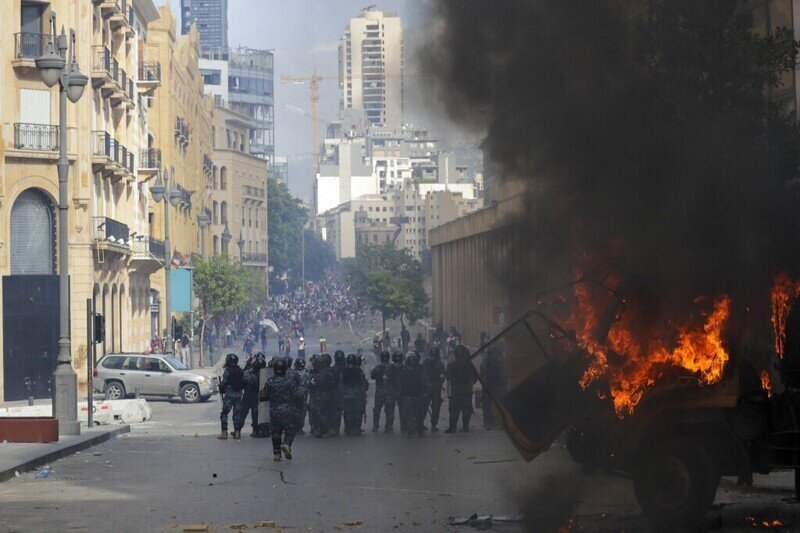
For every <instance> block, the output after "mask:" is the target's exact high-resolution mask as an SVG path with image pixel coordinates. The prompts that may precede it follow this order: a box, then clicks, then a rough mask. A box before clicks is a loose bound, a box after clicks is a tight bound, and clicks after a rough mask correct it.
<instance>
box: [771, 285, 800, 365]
mask: <svg viewBox="0 0 800 533" xmlns="http://www.w3.org/2000/svg"><path fill="white" fill-rule="evenodd" d="M798 295H800V283H798V282H796V281H792V279H791V278H790V277H789V276H788V275H787V274H779V275H777V276H775V283H774V284H773V286H772V295H771V296H772V297H771V303H772V331H773V335H774V337H775V353H776V354H778V357H780V358H781V359H782V358H783V356H784V351H785V349H786V319H787V318H788V317H789V312H790V311H791V310H792V305H793V304H794V301H795V300H796V299H797V297H798Z"/></svg>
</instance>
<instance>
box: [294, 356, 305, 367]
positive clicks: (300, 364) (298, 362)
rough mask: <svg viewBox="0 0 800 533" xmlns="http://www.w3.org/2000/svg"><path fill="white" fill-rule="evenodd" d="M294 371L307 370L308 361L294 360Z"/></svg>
mask: <svg viewBox="0 0 800 533" xmlns="http://www.w3.org/2000/svg"><path fill="white" fill-rule="evenodd" d="M294 369H295V370H305V369H306V360H305V359H301V358H298V359H295V360H294Z"/></svg>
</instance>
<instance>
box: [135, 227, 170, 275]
mask: <svg viewBox="0 0 800 533" xmlns="http://www.w3.org/2000/svg"><path fill="white" fill-rule="evenodd" d="M166 257H167V254H166V248H165V247H164V241H160V240H158V239H156V238H155V237H151V236H149V235H139V236H135V237H133V239H131V266H132V267H133V268H135V269H136V270H139V271H141V272H143V273H146V274H152V273H153V272H156V271H157V270H158V269H160V268H163V267H164V263H165V262H166Z"/></svg>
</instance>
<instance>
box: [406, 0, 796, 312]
mask: <svg viewBox="0 0 800 533" xmlns="http://www.w3.org/2000/svg"><path fill="white" fill-rule="evenodd" d="M744 5H745V3H744V1H737V0H650V1H647V0H638V1H637V0H630V1H621V0H596V1H595V0H493V1H491V2H490V1H486V0H433V1H432V2H431V3H430V4H429V9H430V14H431V16H432V17H434V19H435V20H436V21H437V24H438V26H437V27H438V28H439V29H440V31H439V33H437V34H436V35H435V37H433V38H432V39H431V41H430V42H429V43H427V45H426V46H425V48H424V50H423V53H421V54H420V60H421V62H422V63H423V65H424V72H425V75H426V77H428V78H429V79H432V80H434V81H433V83H432V86H431V89H432V90H433V91H436V93H437V94H438V97H439V101H440V102H441V106H442V108H443V109H444V110H445V112H446V113H447V114H448V115H449V116H450V118H451V119H453V120H455V121H457V122H459V123H460V124H462V125H464V126H465V127H470V128H476V129H481V130H483V131H485V140H484V144H483V146H484V150H485V153H486V156H487V158H488V159H489V160H490V161H491V162H492V164H493V165H495V166H496V168H497V169H498V174H499V179H500V181H501V182H503V183H505V184H507V185H511V184H514V183H515V182H521V183H522V184H523V187H524V188H525V190H526V191H527V194H528V195H529V198H528V200H527V201H528V205H529V208H528V209H526V210H525V212H524V213H523V214H521V215H518V216H517V217H516V218H515V219H514V220H513V221H511V222H512V224H511V228H513V229H512V230H511V231H510V233H509V232H508V230H506V233H508V234H505V235H498V238H497V239H494V240H493V242H496V243H502V244H498V246H501V245H502V246H504V249H503V251H502V254H501V253H500V251H498V254H494V255H499V256H502V257H504V258H505V259H503V260H502V261H501V262H500V264H499V265H495V267H496V274H497V278H498V280H500V281H501V282H502V283H504V284H505V287H506V289H507V292H508V294H509V297H510V298H511V299H512V301H513V302H514V303H515V304H516V307H518V308H527V307H531V305H532V304H533V303H534V302H535V298H536V296H535V295H536V294H537V293H538V291H541V290H542V289H545V288H547V287H549V286H553V285H554V284H557V283H558V282H563V281H566V280H568V279H569V278H570V277H571V276H573V275H574V273H575V272H576V271H578V270H579V269H582V268H587V267H589V266H590V265H597V264H601V263H603V262H605V261H608V260H612V259H615V260H619V261H620V262H621V263H620V264H621V265H622V267H621V270H623V271H624V276H625V277H626V279H628V281H629V283H628V286H629V287H632V288H633V289H632V290H631V292H632V293H633V294H635V298H637V299H638V300H639V302H640V309H642V310H646V311H648V312H649V313H650V316H649V317H647V319H648V320H658V321H665V320H670V319H671V318H674V317H676V316H677V315H678V314H685V313H687V312H688V309H689V308H690V306H691V305H693V302H694V300H695V298H696V297H697V296H701V295H706V296H714V295H718V294H721V293H727V294H730V295H731V296H732V298H733V302H734V305H735V306H736V305H739V306H740V307H741V308H742V309H744V308H747V309H753V308H760V309H762V310H764V311H766V309H767V306H768V296H769V287H770V285H771V282H772V278H773V276H774V275H775V274H776V273H777V272H779V271H788V272H791V273H795V274H796V273H797V270H798V268H800V231H799V230H800V223H799V222H800V221H799V220H798V213H800V209H798V208H800V196H799V195H798V187H796V186H795V185H794V184H793V180H796V179H797V178H798V176H800V172H799V171H798V169H800V142H798V138H800V136H798V131H797V127H796V125H795V123H794V121H793V120H792V119H788V118H786V117H784V116H783V115H782V111H781V110H780V107H779V104H778V103H773V102H775V101H776V99H772V100H770V99H768V98H765V95H767V96H771V95H776V94H778V93H779V92H780V87H779V86H778V76H779V74H780V71H781V70H786V69H787V68H791V67H792V65H793V62H794V59H795V57H796V45H795V43H794V42H793V41H792V40H791V38H790V37H789V34H788V32H782V31H780V30H776V31H774V32H773V35H772V36H771V37H768V38H759V37H757V36H755V34H754V33H752V32H751V31H750V26H751V25H752V22H753V19H752V17H751V15H750V12H748V11H747V10H745V9H744ZM501 233H504V232H501ZM509 247H510V248H511V251H509ZM766 325H768V321H767V322H766V323H765V326H766Z"/></svg>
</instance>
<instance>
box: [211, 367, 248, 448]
mask: <svg viewBox="0 0 800 533" xmlns="http://www.w3.org/2000/svg"><path fill="white" fill-rule="evenodd" d="M224 368H225V370H223V372H222V379H221V380H220V382H219V392H220V394H221V395H222V412H221V413H220V415H219V420H220V423H221V424H222V432H221V433H220V434H219V437H218V438H219V439H221V440H225V439H227V438H228V414H229V413H230V412H231V411H233V438H234V439H237V440H238V439H240V438H242V426H244V416H245V412H244V407H243V400H244V387H245V383H244V372H243V371H242V368H241V367H240V366H239V357H238V356H237V355H236V354H235V353H229V354H228V355H227V356H225V367H224Z"/></svg>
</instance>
